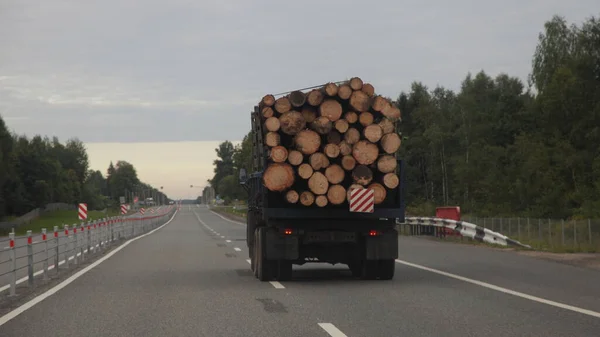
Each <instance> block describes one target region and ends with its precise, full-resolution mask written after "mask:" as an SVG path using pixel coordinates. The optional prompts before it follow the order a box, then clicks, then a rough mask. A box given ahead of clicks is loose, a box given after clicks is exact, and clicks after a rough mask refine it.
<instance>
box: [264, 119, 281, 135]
mask: <svg viewBox="0 0 600 337" xmlns="http://www.w3.org/2000/svg"><path fill="white" fill-rule="evenodd" d="M280 126H281V124H280V123H279V118H277V117H269V118H267V120H266V121H265V128H266V129H267V130H269V131H271V132H277V131H278V130H279V127H280Z"/></svg>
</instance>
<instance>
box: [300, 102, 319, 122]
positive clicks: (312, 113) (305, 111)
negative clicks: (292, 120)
mask: <svg viewBox="0 0 600 337" xmlns="http://www.w3.org/2000/svg"><path fill="white" fill-rule="evenodd" d="M302 117H304V121H305V122H306V123H307V124H309V123H312V122H314V121H315V119H317V117H318V116H317V109H315V108H313V107H312V106H305V107H304V108H302Z"/></svg>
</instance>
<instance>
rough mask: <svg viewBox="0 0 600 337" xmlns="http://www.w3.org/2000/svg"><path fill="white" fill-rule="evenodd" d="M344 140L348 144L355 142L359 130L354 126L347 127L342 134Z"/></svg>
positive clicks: (357, 138) (358, 136)
mask: <svg viewBox="0 0 600 337" xmlns="http://www.w3.org/2000/svg"><path fill="white" fill-rule="evenodd" d="M344 140H345V141H346V143H348V144H350V145H353V144H356V143H357V142H358V141H359V140H360V132H358V130H357V129H355V128H349V129H348V131H346V133H345V134H344Z"/></svg>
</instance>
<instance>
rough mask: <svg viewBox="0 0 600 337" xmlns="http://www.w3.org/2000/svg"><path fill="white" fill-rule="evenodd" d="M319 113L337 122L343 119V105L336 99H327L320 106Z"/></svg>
mask: <svg viewBox="0 0 600 337" xmlns="http://www.w3.org/2000/svg"><path fill="white" fill-rule="evenodd" d="M319 113H320V114H321V116H323V117H327V118H328V119H329V120H330V121H332V122H335V121H337V120H338V119H340V117H342V105H341V104H340V102H338V101H336V100H335V99H326V100H325V101H323V103H321V105H320V106H319Z"/></svg>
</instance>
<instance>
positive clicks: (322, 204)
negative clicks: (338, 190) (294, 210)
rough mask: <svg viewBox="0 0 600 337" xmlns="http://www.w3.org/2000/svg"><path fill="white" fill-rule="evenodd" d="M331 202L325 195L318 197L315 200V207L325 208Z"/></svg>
mask: <svg viewBox="0 0 600 337" xmlns="http://www.w3.org/2000/svg"><path fill="white" fill-rule="evenodd" d="M328 203H329V202H328V201H327V197H326V196H324V195H318V196H317V197H316V198H315V205H317V206H319V207H325V206H327V204H328Z"/></svg>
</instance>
